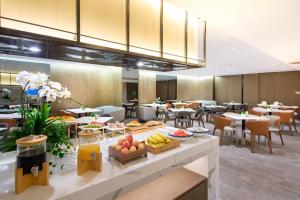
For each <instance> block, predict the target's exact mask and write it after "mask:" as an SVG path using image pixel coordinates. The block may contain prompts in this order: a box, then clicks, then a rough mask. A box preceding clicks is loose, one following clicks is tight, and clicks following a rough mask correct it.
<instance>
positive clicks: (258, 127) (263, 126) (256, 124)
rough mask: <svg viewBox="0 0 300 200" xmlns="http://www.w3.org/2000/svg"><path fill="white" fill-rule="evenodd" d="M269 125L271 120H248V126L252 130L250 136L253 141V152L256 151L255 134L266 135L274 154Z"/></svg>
mask: <svg viewBox="0 0 300 200" xmlns="http://www.w3.org/2000/svg"><path fill="white" fill-rule="evenodd" d="M269 126H270V121H269V120H263V121H251V122H246V128H248V129H249V130H250V138H251V140H250V142H251V152H252V153H254V147H255V136H265V137H266V140H267V143H268V146H269V149H270V153H271V154H272V146H271V139H270V135H269Z"/></svg>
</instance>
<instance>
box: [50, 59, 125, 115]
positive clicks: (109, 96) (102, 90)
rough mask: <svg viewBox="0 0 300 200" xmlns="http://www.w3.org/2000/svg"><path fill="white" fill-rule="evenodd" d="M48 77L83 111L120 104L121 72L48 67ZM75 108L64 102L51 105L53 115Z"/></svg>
mask: <svg viewBox="0 0 300 200" xmlns="http://www.w3.org/2000/svg"><path fill="white" fill-rule="evenodd" d="M50 76H51V79H52V80H53V81H57V82H60V83H61V84H62V85H64V86H66V87H67V88H68V89H69V90H70V91H71V93H72V98H74V99H76V100H78V101H80V102H81V103H82V104H83V105H85V106H87V107H98V106H102V105H117V106H120V105H121V104H122V69H121V68H117V67H105V66H88V65H80V64H63V65H62V64H51V69H50ZM74 107H79V105H77V104H74V103H70V102H67V101H64V100H61V102H58V103H55V104H54V105H53V111H54V112H56V111H58V110H60V109H64V108H74Z"/></svg>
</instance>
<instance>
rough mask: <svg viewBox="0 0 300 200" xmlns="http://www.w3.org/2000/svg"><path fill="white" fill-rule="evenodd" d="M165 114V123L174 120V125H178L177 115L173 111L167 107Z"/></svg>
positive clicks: (164, 110)
mask: <svg viewBox="0 0 300 200" xmlns="http://www.w3.org/2000/svg"><path fill="white" fill-rule="evenodd" d="M163 114H164V123H167V122H168V121H173V122H174V126H175V127H177V123H176V116H175V114H174V113H173V112H171V111H168V110H167V109H163Z"/></svg>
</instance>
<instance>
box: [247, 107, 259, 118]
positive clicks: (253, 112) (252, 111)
mask: <svg viewBox="0 0 300 200" xmlns="http://www.w3.org/2000/svg"><path fill="white" fill-rule="evenodd" d="M248 113H249V114H251V115H256V116H259V117H260V116H261V113H260V112H257V111H255V110H253V109H250V110H248Z"/></svg>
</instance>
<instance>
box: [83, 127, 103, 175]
mask: <svg viewBox="0 0 300 200" xmlns="http://www.w3.org/2000/svg"><path fill="white" fill-rule="evenodd" d="M101 168H102V153H101V148H100V131H99V130H95V131H93V130H86V131H81V132H79V149H78V155H77V175H81V174H83V173H84V172H85V171H87V170H94V171H99V172H101Z"/></svg>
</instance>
